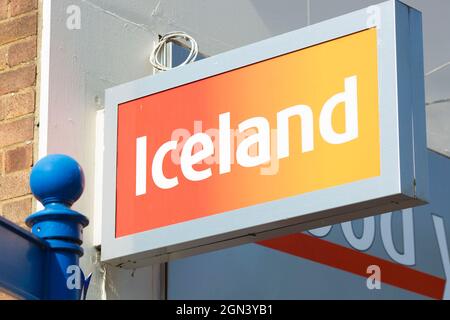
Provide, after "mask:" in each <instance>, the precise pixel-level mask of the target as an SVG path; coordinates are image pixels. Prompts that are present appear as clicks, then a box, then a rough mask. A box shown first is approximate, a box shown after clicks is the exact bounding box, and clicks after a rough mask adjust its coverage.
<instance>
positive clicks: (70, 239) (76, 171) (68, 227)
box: [26, 154, 89, 299]
mask: <svg viewBox="0 0 450 320" xmlns="http://www.w3.org/2000/svg"><path fill="white" fill-rule="evenodd" d="M30 187H31V191H32V192H33V194H34V196H35V197H36V198H37V199H38V200H39V201H40V202H41V203H42V204H43V205H44V207H45V209H44V210H42V211H39V212H36V213H34V214H32V215H31V216H29V217H28V218H27V219H26V224H27V225H28V226H29V227H31V230H32V233H33V234H35V235H36V236H38V237H39V238H41V239H43V240H45V241H46V242H47V243H48V245H49V248H50V250H51V255H50V257H49V259H50V261H49V270H48V272H49V278H50V279H49V284H48V288H47V289H48V290H47V293H48V294H47V296H48V299H79V298H80V295H81V290H82V288H76V287H75V288H74V287H73V286H71V285H68V279H69V277H70V276H72V275H71V274H70V273H68V270H71V272H73V270H75V269H76V268H78V263H79V258H80V257H81V256H82V255H83V249H82V248H81V244H82V243H83V239H82V234H83V228H84V227H86V226H87V225H88V224H89V220H88V219H87V218H86V217H85V216H84V215H82V214H80V213H78V212H76V211H74V210H72V209H70V207H71V206H72V205H73V203H74V202H75V201H77V200H78V199H79V198H80V197H81V195H82V193H83V190H84V174H83V170H82V168H81V167H80V165H79V164H78V163H77V162H76V161H75V160H74V159H73V158H71V157H69V156H66V155H61V154H54V155H49V156H46V157H45V158H43V159H41V160H40V161H38V162H37V163H36V165H35V166H34V167H33V169H32V171H31V176H30ZM80 282H82V281H80Z"/></svg>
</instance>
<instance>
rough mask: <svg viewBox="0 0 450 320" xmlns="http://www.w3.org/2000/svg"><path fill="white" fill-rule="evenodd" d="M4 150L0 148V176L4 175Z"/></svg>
mask: <svg viewBox="0 0 450 320" xmlns="http://www.w3.org/2000/svg"><path fill="white" fill-rule="evenodd" d="M3 158H4V156H3V151H2V150H0V177H1V176H2V175H3Z"/></svg>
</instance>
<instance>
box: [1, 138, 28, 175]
mask: <svg viewBox="0 0 450 320" xmlns="http://www.w3.org/2000/svg"><path fill="white" fill-rule="evenodd" d="M32 165H33V145H32V144H31V143H30V144H27V145H25V146H20V147H17V148H15V149H11V150H7V151H5V173H6V174H8V173H12V172H15V171H20V170H24V169H29V168H31V166H32Z"/></svg>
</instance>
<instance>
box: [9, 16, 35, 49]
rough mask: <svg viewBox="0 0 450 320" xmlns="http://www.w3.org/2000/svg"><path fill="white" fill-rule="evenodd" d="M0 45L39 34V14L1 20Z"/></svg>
mask: <svg viewBox="0 0 450 320" xmlns="http://www.w3.org/2000/svg"><path fill="white" fill-rule="evenodd" d="M0 30H1V32H0V45H2V44H5V43H9V42H12V41H15V40H20V39H22V38H26V37H29V36H33V35H36V34H37V14H31V15H26V16H23V17H19V18H15V19H8V20H4V21H2V22H0Z"/></svg>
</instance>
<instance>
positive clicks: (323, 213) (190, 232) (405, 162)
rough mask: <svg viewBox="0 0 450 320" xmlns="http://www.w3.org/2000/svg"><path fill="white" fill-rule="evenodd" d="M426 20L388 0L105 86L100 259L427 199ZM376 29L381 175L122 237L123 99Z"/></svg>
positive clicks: (248, 235)
mask: <svg viewBox="0 0 450 320" xmlns="http://www.w3.org/2000/svg"><path fill="white" fill-rule="evenodd" d="M421 25H422V22H421V14H420V12H418V11H416V10H414V9H412V8H410V7H408V6H406V5H404V4H403V3H401V2H398V1H387V2H384V3H381V4H379V5H376V6H371V7H369V8H367V9H363V10H359V11H355V12H352V13H349V14H346V15H344V16H340V17H337V18H334V19H331V20H327V21H324V22H321V23H318V24H315V25H311V26H308V27H305V28H303V29H300V30H297V31H293V32H289V33H286V34H283V35H280V36H277V37H274V38H270V39H268V40H264V41H261V42H258V43H255V44H251V45H248V46H245V47H242V48H239V49H235V50H232V51H229V52H226V53H223V54H219V55H216V56H213V57H211V58H207V59H204V60H201V61H198V62H196V63H193V64H191V65H187V66H184V67H182V68H179V69H173V70H170V71H167V72H164V73H159V74H157V75H153V76H149V77H145V78H142V79H139V80H136V81H132V82H130V83H126V84H123V85H120V86H117V87H114V88H111V89H108V90H107V91H106V104H105V154H104V175H103V176H104V180H103V188H104V193H103V223H102V261H104V262H107V263H110V264H112V265H115V266H119V267H123V268H136V267H140V266H145V265H149V264H152V263H160V262H164V261H169V260H172V259H176V258H181V257H186V256H189V255H193V254H198V253H203V252H207V251H211V250H216V249H221V248H226V247H230V246H234V245H239V244H243V243H249V242H255V241H258V240H263V239H267V238H270V237H275V236H278V235H281V234H285V233H289V232H298V231H303V230H308V229H311V228H317V227H322V226H326V225H331V224H335V223H340V222H343V221H347V220H352V219H357V218H362V217H366V216H370V215H374V214H380V213H383V212H388V211H394V210H399V209H403V208H409V207H414V206H417V205H421V204H425V203H426V201H427V199H428V195H427V192H428V185H427V167H428V166H427V154H426V136H425V135H426V129H425V98H424V76H423V48H422V30H421ZM369 28H377V31H378V32H377V33H378V86H379V115H380V119H379V123H380V156H381V158H380V163H381V175H380V176H378V177H374V178H371V179H366V180H361V181H356V182H352V183H348V184H345V185H341V186H337V187H333V188H328V189H324V190H319V191H314V192H310V193H307V194H301V195H298V196H294V197H290V198H286V199H281V200H277V201H272V202H268V203H263V204H260V205H255V206H251V207H247V208H242V209H239V210H233V211H229V212H225V213H221V214H217V215H213V216H208V217H205V218H200V219H195V220H191V221H188V222H183V223H179V224H175V225H170V226H166V227H163V228H158V229H155V230H150V231H145V232H141V233H137V234H133V235H129V236H125V237H120V238H116V237H115V229H116V224H115V223H116V222H115V216H116V203H115V199H116V187H115V186H116V157H117V110H118V105H119V104H122V103H124V102H128V101H131V100H135V99H138V98H142V97H145V96H148V95H151V94H154V93H157V92H160V91H163V90H167V89H169V88H173V87H177V86H180V85H183V84H187V83H190V82H193V81H197V80H200V79H203V78H207V77H211V76H214V75H217V74H221V73H223V72H226V71H229V70H233V69H237V68H240V67H243V66H247V65H250V64H253V63H256V62H259V61H263V60H267V59H270V58H273V57H277V56H280V55H282V54H286V53H289V52H293V51H297V50H300V49H303V48H307V47H310V46H313V45H317V44H320V43H323V42H326V41H330V40H333V39H337V38H340V37H342V36H346V35H350V34H353V33H356V32H360V31H363V30H366V29H369ZM274 212H277V214H276V215H275V214H273V213H274ZM236 216H239V217H241V218H239V219H236ZM230 217H234V218H232V219H230Z"/></svg>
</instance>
